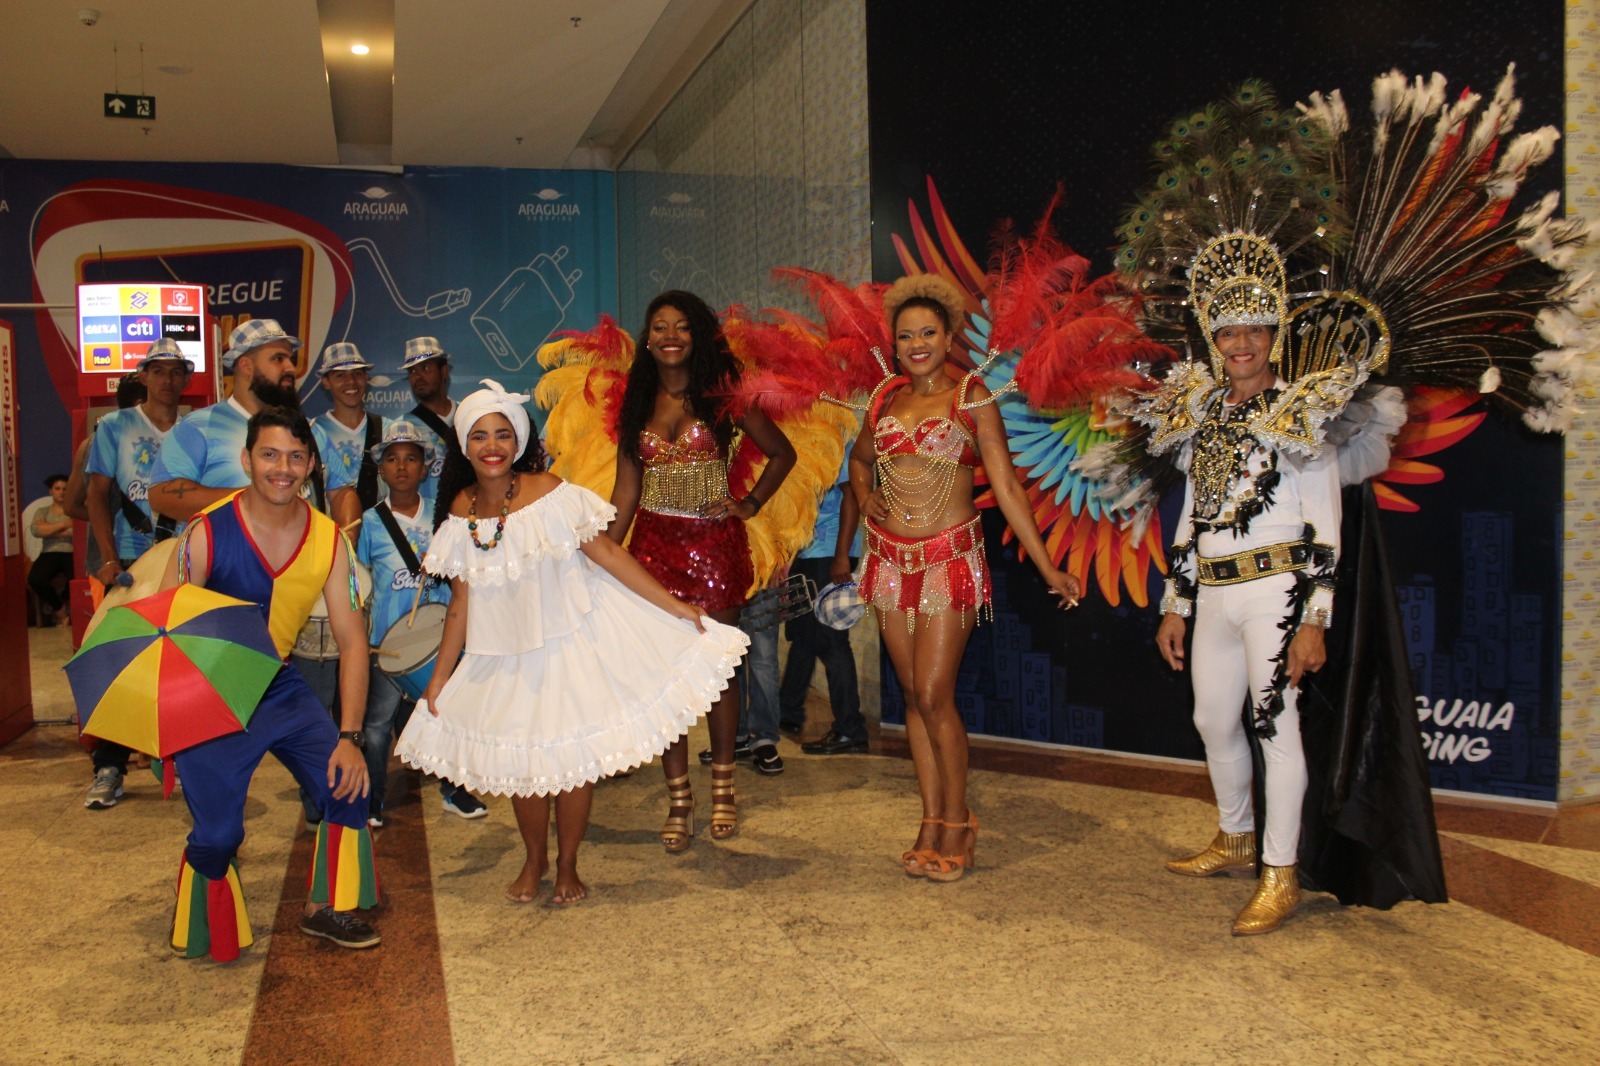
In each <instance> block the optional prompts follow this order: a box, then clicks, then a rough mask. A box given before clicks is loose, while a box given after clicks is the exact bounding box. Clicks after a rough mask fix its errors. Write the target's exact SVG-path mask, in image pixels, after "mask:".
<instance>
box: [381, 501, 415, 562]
mask: <svg viewBox="0 0 1600 1066" xmlns="http://www.w3.org/2000/svg"><path fill="white" fill-rule="evenodd" d="M373 510H375V511H377V512H378V517H379V518H380V519H381V520H382V521H383V528H384V529H387V530H388V531H389V539H390V540H392V541H394V547H395V550H396V551H398V552H399V553H400V558H401V559H403V560H405V564H406V569H407V570H410V571H411V572H412V573H413V574H417V575H419V576H420V575H421V574H422V563H421V561H420V560H418V559H417V553H416V552H414V551H412V550H411V542H410V541H409V540H407V539H406V535H405V533H403V532H402V531H401V529H400V523H399V522H396V521H395V520H394V512H393V511H391V510H389V501H388V500H384V501H383V502H382V503H380V504H378V506H377V507H375V508H373Z"/></svg>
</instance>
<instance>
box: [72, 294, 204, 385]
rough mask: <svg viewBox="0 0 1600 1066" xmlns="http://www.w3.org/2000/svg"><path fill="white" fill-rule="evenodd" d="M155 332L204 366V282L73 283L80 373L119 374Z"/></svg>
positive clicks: (133, 361) (134, 360)
mask: <svg viewBox="0 0 1600 1066" xmlns="http://www.w3.org/2000/svg"><path fill="white" fill-rule="evenodd" d="M159 337H171V338H172V339H173V340H175V341H177V342H178V348H179V349H180V350H181V351H182V352H183V354H184V355H186V356H188V357H189V359H190V360H191V361H192V362H193V363H194V368H195V370H196V371H197V372H203V371H204V370H205V369H206V365H205V363H206V359H205V356H206V288H205V286H204V285H173V284H166V283H154V282H152V283H148V284H139V283H127V282H118V283H114V284H86V285H79V286H78V353H79V366H80V369H81V370H82V371H83V373H85V374H123V373H126V372H127V371H129V370H132V369H134V368H135V367H137V366H138V365H139V361H140V360H142V359H143V358H144V354H145V352H147V351H149V350H150V345H152V344H154V343H155V341H156V339H157V338H159Z"/></svg>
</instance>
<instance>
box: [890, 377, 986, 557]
mask: <svg viewBox="0 0 1600 1066" xmlns="http://www.w3.org/2000/svg"><path fill="white" fill-rule="evenodd" d="M965 395H966V389H965V387H964V386H963V387H962V388H961V390H960V392H958V393H957V395H956V403H957V405H959V404H960V403H961V401H962V400H963V399H964V398H965ZM891 417H892V416H891ZM897 421H898V420H897ZM924 421H926V419H924ZM919 425H920V423H919ZM903 428H904V423H902V429H903ZM910 433H911V435H912V438H913V439H915V436H916V428H915V427H913V428H912V429H911V430H910ZM896 459H907V460H911V459H920V460H921V464H920V465H918V464H915V463H912V462H906V463H897V462H895V460H896ZM875 465H876V466H877V471H878V485H879V487H880V488H881V489H882V491H883V502H884V503H886V504H888V506H889V510H890V511H891V512H893V514H894V516H895V517H896V518H899V519H900V520H901V521H903V522H904V523H905V524H906V525H907V526H908V527H910V528H911V529H925V528H927V527H928V526H931V525H933V524H934V523H935V522H937V521H938V520H939V519H940V518H941V517H942V516H943V515H944V512H945V505H946V504H947V503H949V502H950V496H951V493H952V492H953V491H954V489H955V484H956V471H957V470H958V469H960V467H961V462H960V461H959V460H958V459H955V458H951V457H949V456H944V455H926V454H923V453H921V452H920V451H919V452H918V453H917V454H916V455H914V456H912V455H880V456H878V461H877V463H876V464H875Z"/></svg>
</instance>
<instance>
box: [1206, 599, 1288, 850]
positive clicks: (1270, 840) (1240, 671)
mask: <svg viewBox="0 0 1600 1066" xmlns="http://www.w3.org/2000/svg"><path fill="white" fill-rule="evenodd" d="M1294 581H1295V575H1293V574H1275V575H1273V576H1271V577H1264V578H1257V579H1256V580H1254V581H1245V582H1242V583H1241V584H1238V585H1201V586H1200V588H1199V592H1198V595H1197V596H1196V597H1195V605H1194V618H1195V621H1194V640H1193V641H1192V643H1191V644H1190V648H1189V662H1190V667H1189V672H1190V679H1191V681H1192V683H1193V685H1194V724H1195V728H1196V729H1198V730H1199V731H1200V739H1201V740H1202V741H1204V742H1205V746H1206V767H1207V769H1208V770H1210V772H1211V787H1212V789H1213V790H1214V791H1215V792H1216V794H1217V810H1218V815H1219V819H1218V820H1219V824H1220V826H1221V828H1222V831H1223V832H1225V833H1245V832H1250V831H1252V830H1253V829H1254V826H1255V821H1254V818H1253V816H1252V813H1251V806H1250V784H1251V777H1252V774H1251V765H1250V742H1249V739H1248V737H1247V735H1246V733H1245V723H1244V718H1243V717H1242V711H1243V708H1244V701H1245V696H1246V694H1248V695H1249V697H1250V702H1251V704H1252V706H1253V705H1255V704H1257V703H1259V702H1260V701H1261V699H1262V697H1263V695H1264V694H1265V693H1266V691H1267V688H1268V687H1269V686H1270V685H1271V684H1272V674H1273V670H1274V669H1275V664H1274V663H1273V662H1272V659H1273V656H1275V655H1277V654H1278V653H1279V651H1280V650H1282V648H1283V639H1284V631H1283V630H1282V629H1280V628H1279V625H1280V623H1282V622H1283V620H1284V617H1285V615H1287V614H1288V611H1289V592H1290V590H1291V589H1292V588H1293V587H1294ZM1298 698H1299V691H1298V690H1297V689H1293V688H1288V689H1285V690H1284V694H1283V713H1282V714H1280V715H1278V717H1277V719H1276V720H1275V721H1276V725H1277V730H1278V731H1277V735H1276V736H1274V737H1272V738H1271V739H1263V740H1262V741H1261V748H1262V753H1263V755H1264V757H1265V762H1266V771H1267V782H1266V793H1267V824H1266V832H1265V834H1264V838H1265V839H1264V840H1263V841H1262V845H1261V861H1262V862H1264V863H1266V864H1267V865H1268V866H1291V865H1293V864H1294V863H1295V861H1296V856H1297V854H1298V852H1299V847H1300V805H1301V803H1302V801H1303V800H1304V799H1305V794H1306V757H1305V751H1304V749H1302V748H1301V746H1300V712H1299V709H1298V706H1297V704H1298Z"/></svg>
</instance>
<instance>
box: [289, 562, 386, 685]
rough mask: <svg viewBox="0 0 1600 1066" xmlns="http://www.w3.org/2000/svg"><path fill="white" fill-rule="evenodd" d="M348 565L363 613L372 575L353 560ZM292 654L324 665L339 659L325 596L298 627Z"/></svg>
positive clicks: (369, 591) (369, 592)
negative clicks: (353, 573)
mask: <svg viewBox="0 0 1600 1066" xmlns="http://www.w3.org/2000/svg"><path fill="white" fill-rule="evenodd" d="M350 565H351V566H354V567H355V568H356V589H357V590H358V591H359V593H360V595H361V609H362V610H363V611H365V610H366V609H367V604H369V603H370V602H371V601H372V574H371V573H370V572H369V571H368V570H367V568H366V567H364V566H362V565H361V564H360V563H358V562H356V561H355V560H353V559H352V560H351V561H350ZM292 654H293V655H295V656H296V657H297V658H301V659H309V660H311V661H312V662H315V663H325V662H329V661H331V660H333V659H337V658H338V657H339V643H338V641H336V640H334V639H333V626H332V625H330V624H329V622H328V600H327V597H326V596H325V595H323V596H318V597H317V602H316V604H315V606H313V607H312V608H311V616H310V617H309V618H307V619H306V624H305V625H304V626H301V627H300V634H299V635H298V636H296V637H295V638H294V651H293V653H292Z"/></svg>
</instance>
